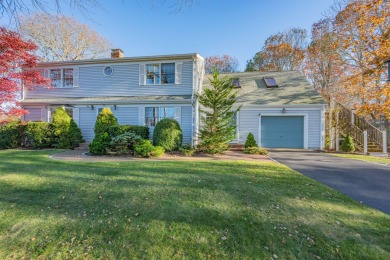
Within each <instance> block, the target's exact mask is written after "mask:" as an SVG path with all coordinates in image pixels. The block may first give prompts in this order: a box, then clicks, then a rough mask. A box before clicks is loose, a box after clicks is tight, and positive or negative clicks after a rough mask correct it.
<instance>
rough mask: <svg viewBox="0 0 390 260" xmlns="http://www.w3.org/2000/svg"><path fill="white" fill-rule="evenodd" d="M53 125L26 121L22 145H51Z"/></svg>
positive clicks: (43, 146) (44, 146)
mask: <svg viewBox="0 0 390 260" xmlns="http://www.w3.org/2000/svg"><path fill="white" fill-rule="evenodd" d="M52 141H53V127H52V126H51V124H50V123H46V122H28V123H27V125H26V128H25V130H24V134H23V137H22V146H23V147H26V148H33V149H42V148H50V147H52Z"/></svg>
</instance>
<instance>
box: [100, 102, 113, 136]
mask: <svg viewBox="0 0 390 260" xmlns="http://www.w3.org/2000/svg"><path fill="white" fill-rule="evenodd" d="M117 125H118V121H117V119H116V117H115V116H114V114H113V113H112V111H111V109H109V108H108V107H105V108H103V109H102V111H100V113H99V115H98V116H97V119H96V123H95V135H99V134H102V133H109V129H110V126H117Z"/></svg>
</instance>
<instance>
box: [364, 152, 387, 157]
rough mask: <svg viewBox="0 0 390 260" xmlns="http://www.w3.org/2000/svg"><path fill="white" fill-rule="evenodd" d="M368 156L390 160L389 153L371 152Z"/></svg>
mask: <svg viewBox="0 0 390 260" xmlns="http://www.w3.org/2000/svg"><path fill="white" fill-rule="evenodd" d="M368 155H370V156H374V157H381V158H389V154H388V153H381V152H369V153H368Z"/></svg>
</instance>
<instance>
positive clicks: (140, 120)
mask: <svg viewBox="0 0 390 260" xmlns="http://www.w3.org/2000/svg"><path fill="white" fill-rule="evenodd" d="M138 125H141V126H144V125H145V107H139V108H138Z"/></svg>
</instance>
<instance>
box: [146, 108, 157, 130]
mask: <svg viewBox="0 0 390 260" xmlns="http://www.w3.org/2000/svg"><path fill="white" fill-rule="evenodd" d="M158 119H159V109H158V107H145V124H146V126H149V127H150V126H155V125H156V124H157V121H158Z"/></svg>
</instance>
